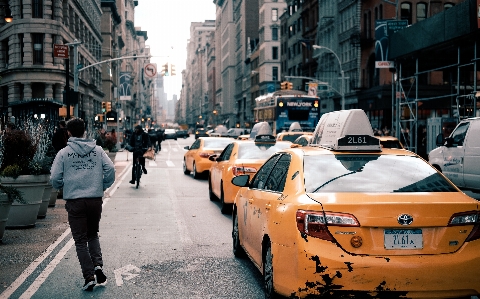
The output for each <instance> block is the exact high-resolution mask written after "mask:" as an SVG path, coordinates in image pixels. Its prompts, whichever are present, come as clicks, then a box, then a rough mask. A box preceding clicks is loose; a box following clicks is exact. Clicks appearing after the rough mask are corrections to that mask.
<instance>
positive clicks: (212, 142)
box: [203, 138, 232, 148]
mask: <svg viewBox="0 0 480 299" xmlns="http://www.w3.org/2000/svg"><path fill="white" fill-rule="evenodd" d="M203 142H204V143H203V148H224V147H226V146H227V145H229V144H230V143H232V139H230V138H205V139H203Z"/></svg>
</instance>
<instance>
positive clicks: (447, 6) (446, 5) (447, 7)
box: [443, 3, 454, 10]
mask: <svg viewBox="0 0 480 299" xmlns="http://www.w3.org/2000/svg"><path fill="white" fill-rule="evenodd" d="M453 5H454V4H453V3H445V4H443V9H445V10H447V9H449V8H452V7H453Z"/></svg>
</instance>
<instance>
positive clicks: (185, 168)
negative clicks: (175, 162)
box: [183, 159, 190, 174]
mask: <svg viewBox="0 0 480 299" xmlns="http://www.w3.org/2000/svg"><path fill="white" fill-rule="evenodd" d="M183 173H184V174H190V170H188V169H187V161H185V159H183Z"/></svg>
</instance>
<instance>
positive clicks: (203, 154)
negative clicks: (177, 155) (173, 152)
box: [183, 137, 233, 179]
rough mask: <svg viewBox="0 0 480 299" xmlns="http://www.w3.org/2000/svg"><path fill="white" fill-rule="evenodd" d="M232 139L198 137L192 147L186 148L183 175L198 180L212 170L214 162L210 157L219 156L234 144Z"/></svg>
mask: <svg viewBox="0 0 480 299" xmlns="http://www.w3.org/2000/svg"><path fill="white" fill-rule="evenodd" d="M232 140H233V139H232V138H225V137H198V139H196V140H195V141H194V142H193V143H192V145H190V146H185V147H184V149H186V150H187V152H186V153H185V154H184V155H183V173H184V174H187V175H189V174H190V172H192V173H193V177H194V178H196V179H198V178H200V177H202V175H203V174H204V172H206V171H208V170H209V169H210V166H212V163H213V162H212V161H211V160H209V159H208V157H210V155H213V154H219V153H221V152H222V151H223V149H224V148H225V147H226V146H227V145H228V144H229V143H230V142H232Z"/></svg>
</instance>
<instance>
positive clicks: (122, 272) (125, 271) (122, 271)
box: [113, 264, 140, 287]
mask: <svg viewBox="0 0 480 299" xmlns="http://www.w3.org/2000/svg"><path fill="white" fill-rule="evenodd" d="M131 271H135V272H137V273H130V272H131ZM113 273H115V282H116V283H117V286H119V287H120V286H122V285H123V280H124V279H125V280H130V279H132V278H135V277H137V276H138V275H139V274H138V273H140V269H139V268H138V267H136V266H134V265H131V264H130V265H126V266H124V267H122V268H119V269H115V270H113ZM122 276H124V277H122Z"/></svg>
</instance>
